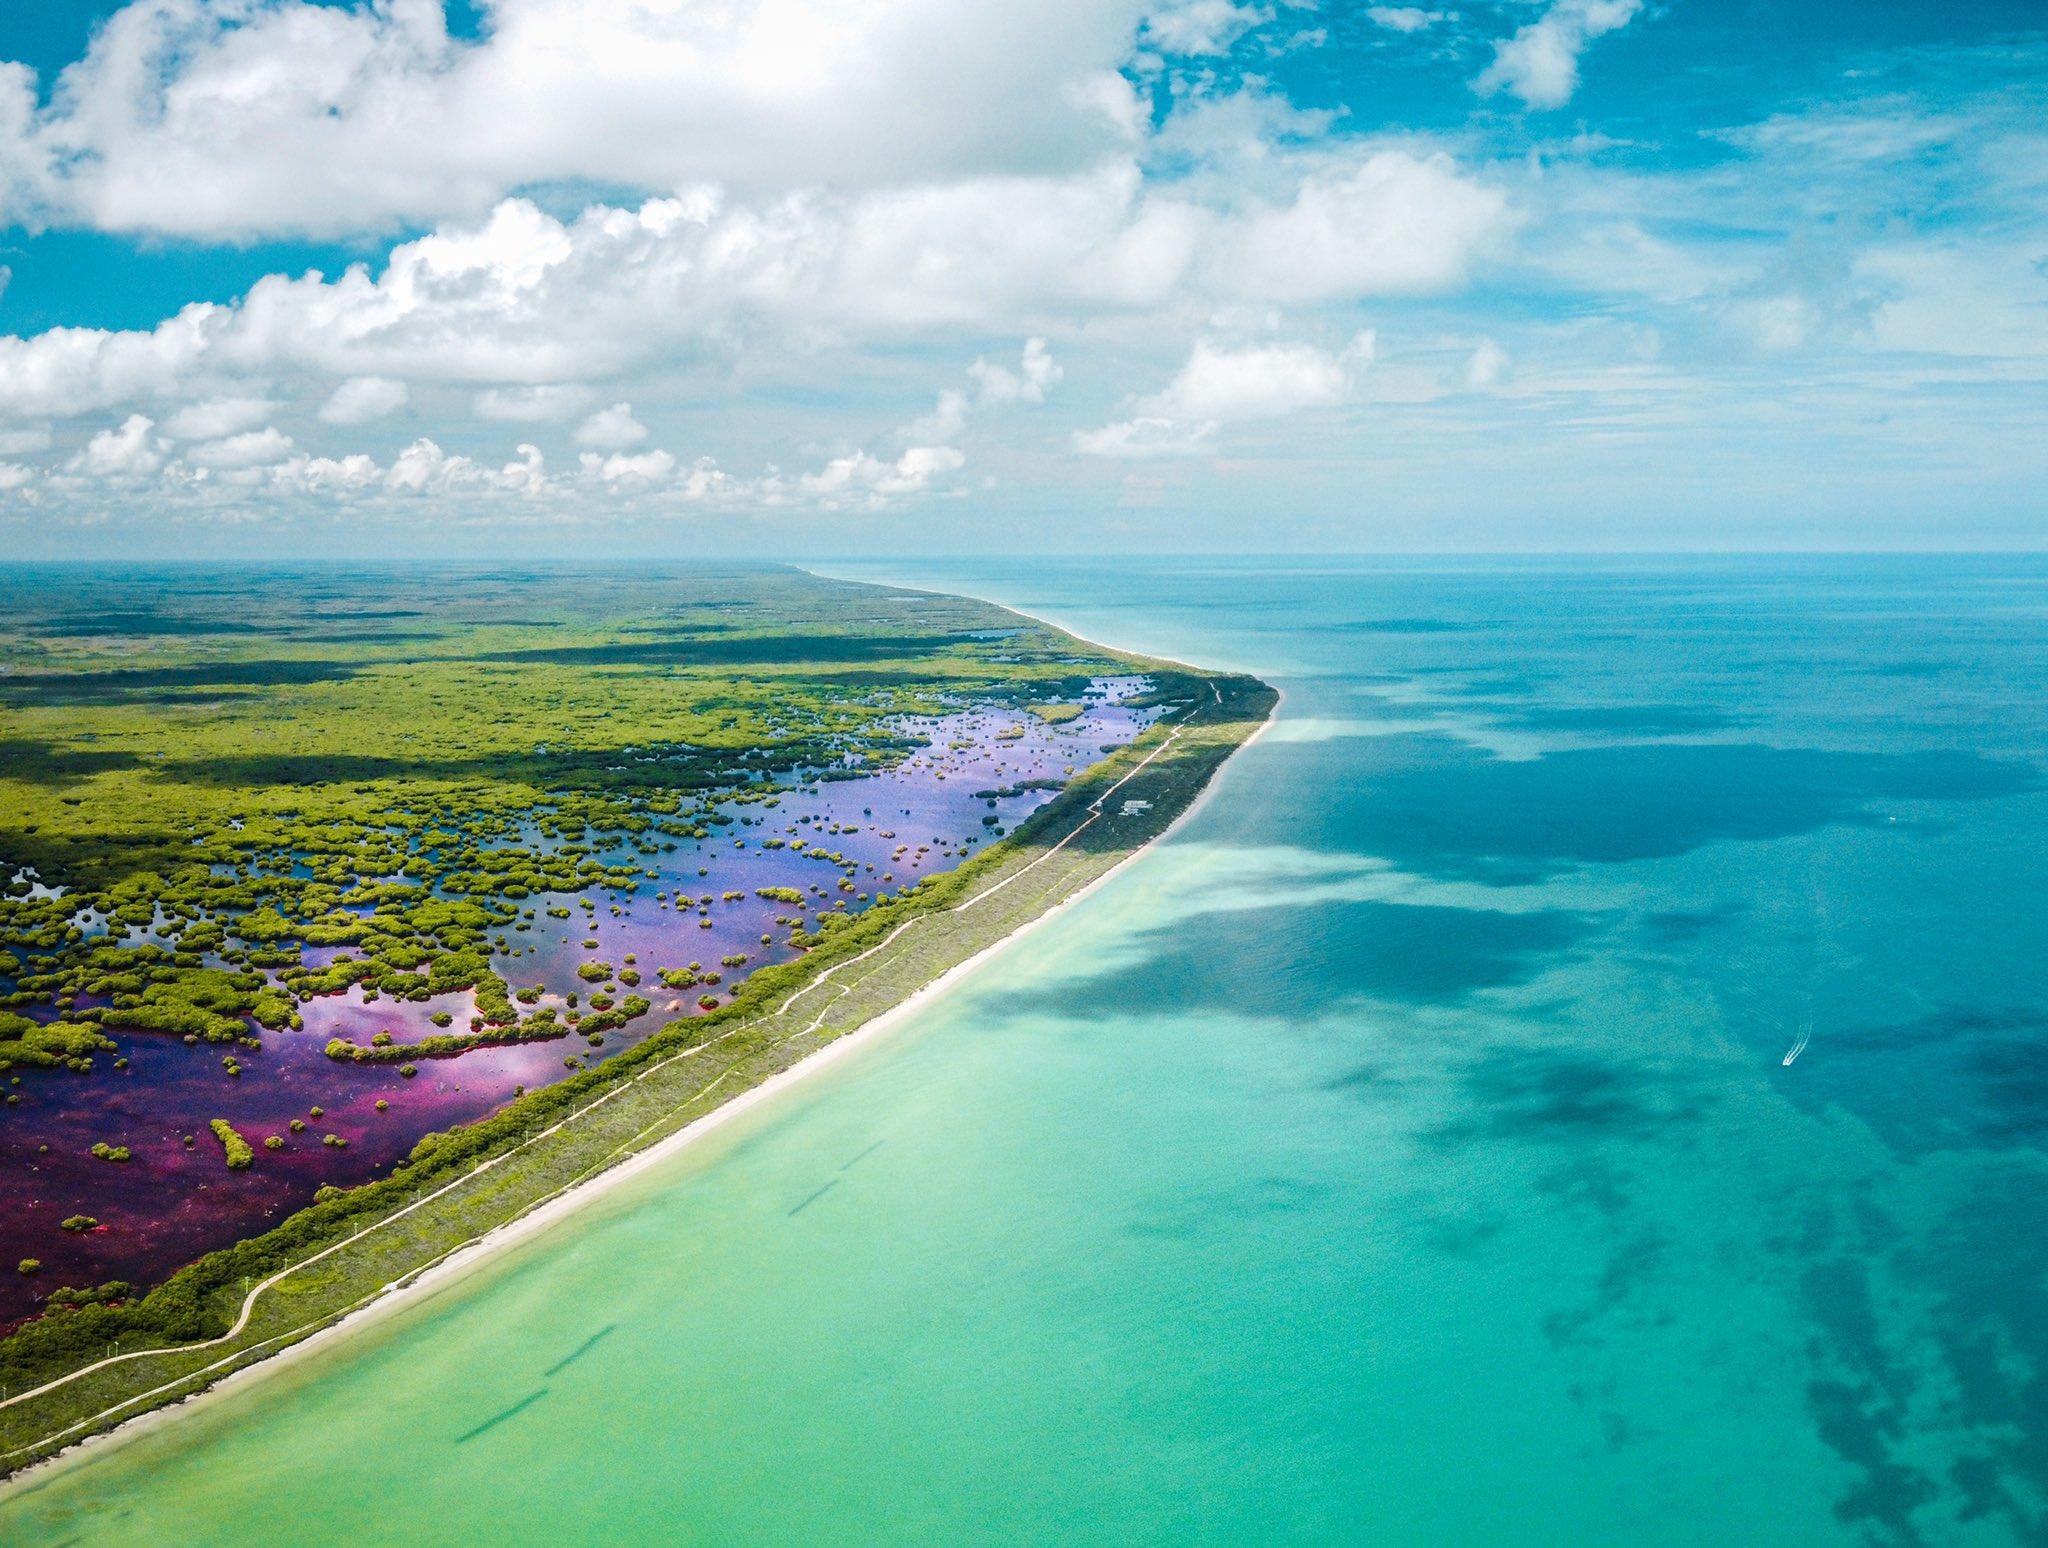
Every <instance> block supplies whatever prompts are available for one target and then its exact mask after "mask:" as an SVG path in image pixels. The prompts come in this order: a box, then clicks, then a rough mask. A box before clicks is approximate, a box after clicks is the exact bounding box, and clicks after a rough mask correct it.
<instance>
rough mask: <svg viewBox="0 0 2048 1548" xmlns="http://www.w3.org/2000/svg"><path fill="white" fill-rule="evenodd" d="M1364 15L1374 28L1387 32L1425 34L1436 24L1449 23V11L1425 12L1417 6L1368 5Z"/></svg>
mask: <svg viewBox="0 0 2048 1548" xmlns="http://www.w3.org/2000/svg"><path fill="white" fill-rule="evenodd" d="M1365 14H1366V15H1367V16H1369V17H1370V18H1371V19H1372V22H1373V25H1374V26H1376V27H1384V28H1386V29H1387V30H1388V31H1389V32H1425V31H1427V30H1428V29H1429V28H1431V27H1434V26H1435V25H1436V24H1437V23H1438V22H1444V21H1449V20H1450V19H1451V12H1449V11H1425V10H1423V9H1422V7H1421V6H1419V5H1370V6H1367V7H1366V9H1365Z"/></svg>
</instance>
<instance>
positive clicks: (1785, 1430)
mask: <svg viewBox="0 0 2048 1548" xmlns="http://www.w3.org/2000/svg"><path fill="white" fill-rule="evenodd" d="M891 573H892V575H893V577H894V578H900V579H910V580H920V581H923V582H926V583H930V584H936V585H946V584H949V583H950V584H954V585H957V586H958V587H959V588H960V589H970V590H976V591H979V592H981V593H983V594H987V595H992V596H994V597H996V598H998V599H999V600H1005V601H1012V602H1015V603H1016V604H1017V605H1020V606H1024V607H1027V608H1030V609H1031V610H1033V611H1041V612H1045V613H1048V614H1050V615H1052V616H1053V617H1054V618H1055V619H1056V621H1059V622H1062V623H1065V624H1068V625H1070V626H1071V627H1074V628H1076V629H1077V630H1079V631H1080V632H1082V633H1085V634H1090V635H1093V636H1095V637H1098V638H1103V639H1106V640H1110V641H1113V642H1115V643H1117V644H1125V645H1132V646H1137V647H1141V648H1150V649H1156V650H1159V651H1163V652H1167V653H1172V654H1179V655H1184V656H1188V657H1193V658H1197V659H1200V660H1203V661H1205V662H1211V663H1217V664H1226V665H1235V666H1246V667H1250V668H1253V669H1255V670H1260V671H1263V672H1264V673H1266V674H1267V675H1268V676H1269V677H1271V678H1273V680H1275V681H1277V682H1279V683H1281V684H1282V686H1283V687H1284V688H1285V689H1286V691H1287V695H1288V697H1287V702H1286V704H1285V706H1284V709H1283V720H1282V723H1281V724H1280V725H1279V726H1278V727H1276V728H1275V730H1274V731H1273V733H1272V734H1271V735H1269V737H1268V738H1266V739H1265V740H1264V741H1262V742H1261V743H1260V744H1259V745H1257V746H1256V747H1254V748H1253V749H1251V750H1250V751H1249V752H1248V753H1246V754H1245V755H1243V756H1242V757H1241V758H1240V759H1238V760H1236V761H1235V762H1234V763H1233V764H1232V766H1231V767H1230V768H1229V769H1228V770H1227V771H1226V774H1225V776H1224V778H1223V781H1222V783H1221V784H1220V786H1219V788H1218V789H1217V790H1216V792H1215V794H1214V798H1213V799H1212V800H1211V802H1210V803H1209V804H1208V805H1207V806H1206V807H1205V809H1204V810H1203V811H1202V813H1201V814H1200V815H1199V816H1198V817H1197V818H1196V819H1195V820H1194V821H1193V822H1192V823H1190V824H1188V825H1187V826H1186V827H1184V828H1183V829H1182V830H1181V831H1180V832H1179V833H1178V834H1177V835H1176V837H1175V838H1174V839H1173V840H1172V841H1171V842H1170V843H1169V844H1167V845H1166V846H1164V847H1163V848H1161V849H1160V850H1159V851H1157V852H1155V853H1154V854H1153V855H1151V856H1149V857H1148V858H1147V859H1146V860H1145V861H1143V862H1142V863H1141V864H1139V865H1138V866H1136V867H1133V868H1131V869H1128V870H1126V871H1125V872H1124V873H1122V875H1121V876H1120V877H1119V878H1118V879H1117V880H1116V881H1114V882H1113V883H1112V884H1111V885H1110V886H1109V887H1107V888H1106V889H1104V890H1103V891H1101V892H1099V893H1097V894H1096V895H1095V896H1094V897H1093V898H1091V899H1090V900H1089V901H1088V902H1086V903H1085V904H1083V905H1082V906H1081V907H1079V908H1076V909H1073V910H1070V911H1069V912H1068V913H1066V914H1065V915H1063V916H1061V917H1060V918H1059V919H1057V920H1055V921H1054V922H1052V923H1051V924H1049V925H1047V926H1046V927H1045V928H1043V929H1041V930H1039V931H1037V932H1036V933H1034V934H1033V935H1031V936H1029V937H1028V938H1026V939H1025V940H1023V941H1021V942H1019V943H1018V944H1017V945H1016V946H1015V947H1014V948H1013V949H1012V950H1011V951H1010V952H1008V953H1006V954H1005V955H1004V956H1002V957H1001V958H999V959H998V960H997V961H996V962H995V963H993V964H992V965H991V966H990V967H989V968H988V969H987V970H986V971H985V972H983V973H982V974H980V975H978V976H977V977H976V978H975V979H974V980H972V981H971V985H970V987H969V988H968V989H967V990H965V991H963V992H962V993H960V994H958V995H956V996H955V997H953V998H951V999H949V1000H947V1001H945V1002H943V1004H942V1005H940V1006H939V1007H936V1008H935V1009H934V1010H933V1011H932V1013H930V1014H928V1015H925V1016H923V1017H922V1018H920V1019H919V1020H918V1021H917V1022H916V1023H915V1024H914V1025H913V1026H912V1027H910V1028H908V1029H906V1030H904V1031H903V1032H902V1033H900V1034H898V1035H895V1036H893V1037H892V1038H891V1039H890V1040H888V1041H887V1042H885V1043H883V1044H880V1045H878V1046H876V1047H874V1048H872V1049H870V1050H869V1051H867V1052H865V1053H863V1054H862V1055H861V1056H860V1057H859V1058H858V1059H857V1060H854V1061H852V1062H850V1063H848V1064H845V1065H842V1066H840V1067H838V1068H836V1069H834V1070H831V1071H828V1072H826V1073H824V1074H822V1075H820V1076H819V1077H818V1078H817V1079H815V1080H814V1081H813V1082H812V1083H811V1084H810V1085H808V1086H807V1087H806V1088H803V1090H802V1094H801V1095H797V1096H793V1097H792V1098H790V1099H786V1100H783V1101H780V1102H778V1103H776V1104H772V1105H771V1106H770V1107H768V1108H767V1109H764V1110H761V1111H757V1112H756V1113H754V1114H752V1115H749V1116H748V1117H747V1118H746V1119H744V1120H743V1121H741V1122H740V1123H738V1124H736V1125H734V1126H732V1128H730V1129H729V1130H727V1131H726V1132H725V1133H723V1134H722V1135H720V1136H719V1137H718V1138H717V1139H716V1140H714V1141H712V1142H711V1143H708V1144H706V1145H704V1146H702V1147H699V1148H698V1149H697V1150H696V1151H695V1152H694V1153H693V1154H691V1155H690V1156H688V1157H687V1158H684V1159H682V1160H681V1161H679V1162H677V1163H675V1164H673V1165H671V1166H670V1167H669V1168H668V1169H667V1171H666V1172H665V1173H664V1174H662V1175H660V1176H659V1177H653V1178H649V1179H645V1180H643V1181H642V1182H640V1183H638V1184H636V1185H635V1186H634V1187H633V1188H632V1189H630V1190H629V1191H627V1192H625V1193H622V1194H621V1195H619V1196H618V1197H616V1198H615V1199H613V1200H611V1201H609V1202H607V1203H606V1204H604V1205H603V1206H602V1207H600V1208H598V1209H597V1210H595V1211H593V1212H592V1213H591V1214H590V1215H588V1216H587V1217H586V1218H583V1219H580V1220H579V1221H577V1222H576V1223H575V1224H573V1225H572V1226H571V1227H569V1228H567V1229H565V1230H561V1231H557V1232H555V1233H554V1234H552V1235H550V1236H548V1237H546V1238H544V1239H543V1240H541V1241H539V1242H536V1243H534V1244H532V1245H530V1246H529V1247H527V1248H525V1249H524V1250H522V1251H520V1252H519V1253H517V1254H515V1255H512V1256H510V1257H508V1258H506V1259H505V1260H503V1261H502V1262H501V1263H500V1264H499V1265H497V1266H495V1267H493V1268H492V1269H490V1270H488V1271H486V1272H485V1273H484V1274H482V1275H480V1276H478V1277H477V1278H475V1279H473V1280H472V1281H471V1282H470V1283H469V1284H467V1285H465V1286H463V1287H460V1288H459V1289H457V1290H456V1291H453V1292H450V1293H445V1294H443V1295H441V1296H439V1297H438V1298H436V1299H435V1300H433V1301H431V1302H429V1303H427V1304H425V1305H423V1306H421V1307H418V1308H415V1309H413V1310H411V1311H409V1312H407V1313H405V1314H403V1315H402V1316H400V1317H397V1318H394V1319H393V1320H392V1321H390V1322H389V1323H388V1324H386V1325H385V1326H384V1327H382V1328H380V1329H379V1330H377V1331H376V1332H374V1333H371V1334H367V1335H365V1336H364V1337H361V1338H359V1339H356V1340H353V1341H351V1342H349V1343H348V1344H347V1345H345V1346H344V1347H343V1348H342V1349H341V1350H339V1351H337V1352H334V1353H330V1354H327V1355H323V1356H320V1357H317V1358H314V1359H311V1360H308V1361H307V1362H305V1363H304V1364H303V1365H301V1366H299V1367H297V1368H296V1369H294V1370H293V1371H291V1372H289V1373H287V1374H283V1375H280V1376H278V1377H276V1378H274V1379H272V1380H269V1381H265V1382H262V1383H258V1384H256V1385H254V1386H251V1387H248V1388H245V1389H244V1390H243V1391H242V1392H241V1393H240V1394H239V1395H238V1396H236V1397H233V1398H232V1399H230V1400H227V1401H223V1402H221V1403H219V1404H217V1405H215V1406H213V1407H211V1408H209V1409H206V1410H204V1411H202V1412H200V1413H198V1414H196V1415H193V1416H191V1417H189V1418H187V1419H185V1420H181V1421H180V1422H179V1423H178V1424H176V1425H173V1426H170V1427H167V1428H166V1429H164V1430H162V1431H159V1432H157V1433H156V1434H154V1435H152V1436H150V1437H148V1438H146V1439H143V1440H141V1441H138V1442H136V1443H134V1444H131V1445H128V1446H125V1447H122V1448H120V1449H119V1450H116V1451H114V1452H111V1453H109V1454H108V1455H107V1456H106V1457H105V1458H104V1459H102V1460H100V1461H98V1462H96V1463H93V1464H91V1465H88V1466H84V1467H80V1468H77V1469H74V1470H71V1471H68V1472H63V1473H59V1474H56V1475H53V1476H51V1477H49V1478H48V1479H47V1481H45V1482H43V1483H42V1484H41V1485H40V1486H38V1487H37V1488H35V1489H33V1490H32V1491H30V1492H28V1493H26V1494H24V1495H21V1496H18V1497H16V1498H14V1499H12V1500H11V1501H10V1502H9V1503H7V1504H6V1505H4V1506H0V1538H4V1539H5V1540H6V1541H8V1542H16V1541H21V1542H33V1541H49V1542H59V1541H70V1540H77V1541H83V1542H110V1543H130V1542H137V1543H139V1542H162V1541H183V1542H254V1541H259V1540H276V1539H280V1538H303V1537H305V1536H308V1535H310V1536H312V1537H314V1538H315V1539H318V1540H336V1541H351V1542H406V1543H437V1542H458V1541H460V1542H473V1541H479V1540H484V1541H488V1540H491V1539H493V1538H495V1539H498V1540H502V1541H514V1542H528V1541H547V1542H569V1543H616V1542H637V1541H647V1542H655V1541H660V1542H673V1541H684V1542H706V1543H712V1542H716V1543H732V1542H806V1543H811V1542H870V1541H880V1540H894V1541H903V1540H912V1541H926V1542H948V1543H951V1542H962V1541H1002V1542H1061V1543H1070V1542H1101V1543H1123V1542H1133V1541H1170V1542H1217V1543H1245V1542H1274V1541H1288V1542H1300V1541H1322V1542H1378V1543H1395V1544H1407V1543H1445V1542H1458V1543H1488V1544H1494V1543H1506V1544H1523V1543H1530V1544H1534V1543H1543V1544H1552V1543H1554V1544H1584V1543H1589V1542H1606V1543H1630V1544H1638V1543H1641V1544H1656V1543H1674V1544H1676V1543H1700V1542H1728V1543H1735V1542H1740V1543H1787V1544H1791V1543H1799V1544H1811V1543H1831V1542H1845V1543H1856V1542H1866V1541H1868V1542H1880V1543H1909V1542H1929V1543H1952V1542H1953V1543H1976V1542H1983V1543H2005V1542H2025V1541H2040V1540H2042V1534H2043V1531H2044V1526H2043V1517H2042V1508H2043V1499H2044V1490H2048V1316H2044V1311H2048V1301H2044V1276H2048V1235H2044V1233H2043V1231H2042V1229H2041V1226H2042V1215H2043V1211H2042V1207H2041V1200H2042V1196H2043V1195H2042V1183H2043V1180H2044V1177H2048V1157H2044V1152H2043V1146H2044V1143H2048V985H2044V982H2043V967H2042V964H2043V963H2044V961H2048V923H2044V918H2048V916H2044V910H2043V904H2044V902H2048V844H2044V842H2043V840H2044V838H2048V797H2044V795H2043V792H2042V783H2041V777H2040V773H2039V770H2038V767H2037V765H2039V764H2040V763H2041V762H2043V761H2044V756H2048V734H2044V713H2048V711H2044V706H2048V693H2044V689H2048V681H2044V679H2048V567H2044V566H2043V565H2042V564H2041V563H2039V562H2037V561H2005V560H1999V561H1991V560H1977V561H1957V562H1950V563H1942V564H1936V563H1932V562H1929V561H1925V560H1912V561H1859V562H1840V563H1827V564H1822V563H1819V562H1790V561H1788V562H1785V563H1781V564H1773V565H1764V564H1758V563H1755V562H1745V563H1742V564H1735V563H1724V564H1714V565H1699V564H1692V565H1686V566H1673V567H1644V566H1633V565H1623V564H1608V565H1591V566H1587V565H1578V566H1559V565H1546V566H1538V565H1510V566H1488V565H1476V564H1462V565H1432V564H1414V565H1395V564H1374V565H1368V564H1350V565H1343V564H1316V565H1307V566H1285V565H1265V566H1246V565H1243V564H1240V563H1236V562H1231V563H1221V562H1219V563H1214V564H1196V563H1182V564H1176V565H1171V566H1156V567H1150V568H1140V569H1137V570H1135V571H1134V570H1133V569H1132V568H1131V567H1129V566H1124V565H1119V566H1117V567H1114V568H1108V567H1101V568H1095V567H1073V568H1054V569H1045V568H1043V567H1040V568H1036V569H1034V570H1033V571H1030V572H1024V571H1020V570H1014V569H1004V568H1001V567H984V568H981V569H978V570H973V571H959V570H955V571H952V572H948V571H946V570H943V569H939V568H934V567H927V568H925V569H922V570H918V569H912V568H908V567H897V568H896V569H894V570H893V571H892V572H891ZM1802 1037H1807V1038H1808V1041H1807V1043H1806V1047H1805V1049H1804V1051H1803V1052H1802V1053H1800V1055H1799V1056H1798V1057H1797V1059H1796V1060H1795V1062H1794V1063H1792V1064H1790V1065H1787V1064H1785V1063H1783V1062H1782V1061H1783V1059H1784V1057H1785V1055H1786V1053H1787V1052H1788V1050H1790V1049H1791V1048H1792V1047H1793V1045H1795V1044H1796V1043H1797V1042H1798V1041H1799V1040H1800V1039H1801V1038H1802Z"/></svg>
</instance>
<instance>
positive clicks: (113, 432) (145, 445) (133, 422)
mask: <svg viewBox="0 0 2048 1548" xmlns="http://www.w3.org/2000/svg"><path fill="white" fill-rule="evenodd" d="M155 429H156V422H155V421H154V420H152V419H151V418H150V417H149V416H148V415H147V414H130V415H129V416H128V417H127V418H126V419H125V420H123V421H122V422H121V424H120V426H119V427H118V428H115V429H110V430H102V431H100V432H99V433H98V434H97V435H95V436H94V437H93V438H92V439H91V440H90V441H88V442H86V444H85V450H83V451H82V452H80V453H79V454H78V455H77V456H75V457H73V458H72V459H71V460H70V462H68V463H67V464H65V466H66V468H67V470H69V471H70V472H73V473H77V474H82V475H84V476H85V477H87V478H97V479H106V480H110V481H112V482H116V483H121V482H127V481H130V480H134V479H139V478H146V477H148V476H149V475H150V474H152V473H154V472H156V471H157V470H158V469H159V468H161V467H162V466H163V465H164V453H165V451H166V450H167V447H166V443H165V442H164V441H163V440H162V439H161V438H160V437H158V436H156V435H154V434H152V433H151V432H152V431H154V430H155Z"/></svg>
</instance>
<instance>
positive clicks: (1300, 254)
mask: <svg viewBox="0 0 2048 1548" xmlns="http://www.w3.org/2000/svg"><path fill="white" fill-rule="evenodd" d="M1513 224H1514V216H1513V214H1512V212H1511V211H1510V210H1509V207H1508V202H1507V196H1506V195H1505V194H1503V193H1501V192H1500V191H1499V190H1498V189H1496V188H1492V187H1489V186H1488V185H1486V184H1483V183H1479V182H1475V181H1473V180H1472V179H1470V178H1468V177H1466V176H1465V175H1464V174H1463V173H1461V172H1460V171H1459V170H1458V168H1457V167H1456V165H1455V164H1454V163H1453V162H1452V161H1451V160H1450V158H1449V157H1447V156H1427V157H1418V156H1415V155H1412V154H1410V153H1409V152H1407V151H1396V150H1382V151H1377V152H1373V153H1370V154H1368V155H1367V156H1366V157H1365V159H1364V160H1363V161H1361V162H1358V163H1357V164H1355V165H1351V166H1338V167H1333V168H1330V169H1328V170H1325V171H1320V172H1317V173H1315V174H1313V175H1311V176H1309V177H1306V178H1304V179H1303V180H1302V182H1301V184H1300V186H1299V187H1298V188H1297V189H1296V191H1295V193H1294V196H1293V198H1292V199H1291V200H1289V201H1288V202H1287V203H1285V204H1282V205H1278V206H1273V207H1269V208H1267V209H1264V210H1260V211H1256V212H1253V213H1252V214H1251V215H1250V216H1249V218H1247V219H1246V220H1244V221H1242V222H1240V223H1237V224H1235V225H1234V226H1233V227H1231V228H1228V229H1226V230H1225V231H1223V232H1221V233H1218V237H1219V240H1220V241H1221V243H1222V246H1221V249H1220V256H1219V258H1218V260H1217V263H1218V268H1219V270H1220V274H1221V276H1222V278H1223V281H1224V283H1222V284H1219V285H1216V286H1215V287H1214V288H1215V289H1216V290H1217V291H1219V292H1223V293H1227V294H1231V295H1234V296H1236V297H1238V298H1240V299H1245V300H1256V301H1321V300H1329V299H1333V298H1336V297H1358V296H1386V295H1420V294H1427V293H1429V292H1431V291H1441V290H1447V289H1450V288H1451V287H1453V286H1455V285H1457V284H1460V283H1461V282H1463V280H1464V279H1465V277H1466V274H1467V273H1468V271H1469V270H1470V268H1471V266H1472V264H1473V262H1474V260H1475V259H1476V258H1478V257H1480V256H1482V255H1483V254H1484V253H1486V252H1487V251H1488V250H1489V249H1490V248H1491V247H1493V246H1494V245H1495V244H1497V243H1498V242H1499V241H1500V240H1501V239H1502V238H1504V237H1505V236H1506V234H1507V233H1508V231H1509V230H1511V229H1512V227H1513Z"/></svg>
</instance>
